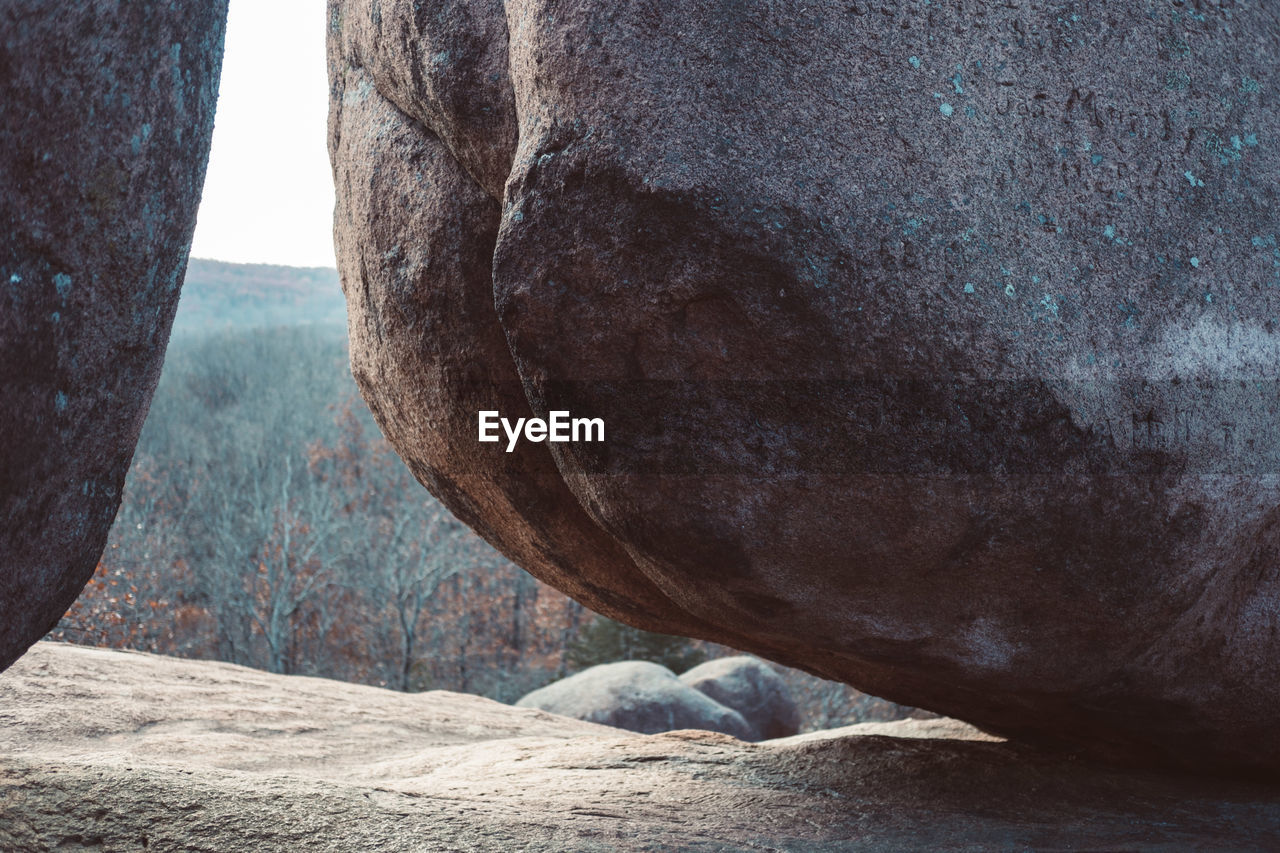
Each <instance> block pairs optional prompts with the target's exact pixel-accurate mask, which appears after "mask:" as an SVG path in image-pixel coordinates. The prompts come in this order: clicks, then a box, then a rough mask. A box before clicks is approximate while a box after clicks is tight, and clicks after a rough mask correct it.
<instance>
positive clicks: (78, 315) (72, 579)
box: [0, 0, 227, 670]
mask: <svg viewBox="0 0 1280 853" xmlns="http://www.w3.org/2000/svg"><path fill="white" fill-rule="evenodd" d="M226 9H227V4H226V2H225V0H211V2H210V1H209V0H199V2H197V1H196V0H178V2H171V3H134V4H129V3H120V2H112V0H76V2H66V3H47V2H41V0H12V2H6V3H5V4H4V7H3V8H2V9H0V233H3V234H4V235H5V236H4V240H3V242H2V243H0V436H3V438H2V439H0V670H2V669H4V668H5V667H6V666H8V665H9V664H10V663H12V662H13V661H14V659H15V658H17V656H18V655H20V654H22V653H23V652H24V651H25V650H26V649H27V647H28V646H30V645H31V644H32V643H33V642H35V641H36V640H38V639H39V638H40V637H41V636H42V635H43V634H44V633H45V632H46V631H48V630H49V629H50V628H51V627H53V625H54V624H55V623H56V622H57V620H58V618H59V617H60V616H61V615H62V614H63V612H65V611H66V609H67V607H68V606H69V605H70V604H71V602H72V601H73V600H74V599H75V597H76V595H77V594H79V592H80V590H81V589H82V588H83V587H84V584H85V582H86V581H87V580H88V579H89V577H90V576H91V575H92V573H93V569H94V566H95V565H96V564H97V560H98V557H99V556H100V555H101V553H102V548H103V545H104V544H105V542H106V537H107V531H108V529H109V528H110V526H111V522H112V520H113V519H114V518H115V513H116V509H117V508H118V506H119V503H120V491H121V487H122V486H123V484H124V477H125V472H126V471H127V470H128V467H129V461H130V459H131V458H132V457H133V450H134V446H135V444H136V443H137V438H138V432H139V430H140V429H141V427H142V422H143V419H144V418H145V417H146V413H147V407H148V405H149V404H150V402H151V394H152V392H153V391H154V390H155V385H156V381H157V379H158V378H159V374H160V365H161V362H162V360H163V358H164V350H165V345H166V343H167V342H168V338H169V328H170V326H171V324H172V322H173V314H174V311H175V310H176V308H177V304H178V291H179V288H180V286H181V284H182V277H183V272H184V269H185V267H186V261H187V252H188V249H189V248H190V244H191V232H192V229H193V228H194V227H195V214H196V207H197V205H198V203H199V200H200V191H201V187H202V184H203V181H204V169H205V163H206V161H207V159H208V154H209V139H210V135H211V133H212V131H213V112H214V105H215V102H216V100H217V83H218V74H219V71H220V69H221V64H222V39H223V31H224V28H225V23H226Z"/></svg>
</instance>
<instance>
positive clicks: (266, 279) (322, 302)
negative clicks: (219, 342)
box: [173, 258, 347, 332]
mask: <svg viewBox="0 0 1280 853" xmlns="http://www.w3.org/2000/svg"><path fill="white" fill-rule="evenodd" d="M346 321H347V314H346V305H345V303H344V302H343V298H342V289H341V287H340V286H339V284H338V271H337V270H335V269H332V268H329V267H279V266H272V265H269V264H229V263H224V262H222V261H210V260H204V259H202V258H192V259H191V262H190V263H189V264H188V265H187V279H186V282H185V283H184V284H183V286H182V299H181V301H180V302H179V303H178V316H177V319H176V320H175V321H174V326H173V328H174V330H175V331H179V332H199V331H216V330H219V329H226V328H241V329H243V328H253V327H262V326H299V325H342V324H345V323H346Z"/></svg>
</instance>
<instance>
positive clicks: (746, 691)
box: [680, 655, 800, 740]
mask: <svg viewBox="0 0 1280 853" xmlns="http://www.w3.org/2000/svg"><path fill="white" fill-rule="evenodd" d="M680 680H681V681H682V682H683V683H685V684H687V685H689V686H690V687H692V688H693V689H694V690H697V691H698V692H699V693H702V694H704V695H705V696H707V697H708V698H710V699H713V700H715V701H716V702H718V703H720V704H721V705H724V706H725V707H726V708H732V709H733V710H735V711H737V712H738V713H739V714H741V715H742V719H744V720H746V721H747V725H749V726H750V727H751V737H750V738H748V739H749V740H769V739H771V738H778V737H788V736H790V735H794V734H796V733H798V732H799V731H800V709H799V708H797V707H796V703H795V700H794V699H792V698H791V691H790V690H788V689H787V683H786V682H785V681H783V680H782V676H780V675H778V673H777V672H775V671H774V669H773V667H771V666H769V665H768V664H767V663H765V662H764V661H762V660H760V659H758V658H754V657H751V656H750V655H737V656H735V657H729V658H716V659H715V660H709V661H707V662H706V663H702V664H699V665H698V666H695V667H694V668H693V669H691V670H688V671H687V672H684V673H682V674H681V675H680Z"/></svg>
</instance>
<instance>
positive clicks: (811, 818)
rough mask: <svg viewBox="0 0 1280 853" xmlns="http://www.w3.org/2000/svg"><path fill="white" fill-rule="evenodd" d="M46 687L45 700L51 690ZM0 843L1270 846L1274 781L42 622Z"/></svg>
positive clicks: (4, 739) (14, 743)
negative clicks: (176, 651) (405, 683)
mask: <svg viewBox="0 0 1280 853" xmlns="http://www.w3.org/2000/svg"><path fill="white" fill-rule="evenodd" d="M51 707H56V708H57V709H58V713H56V714H51V713H49V709H50V708H51ZM0 756H3V758H0V849H3V850H5V851H6V853H26V851H46V850H53V849H59V850H78V849H98V850H182V851H193V853H203V851H210V853H225V851H227V850H254V851H262V853H274V851H287V853H293V852H294V851H297V850H308V851H349V850H405V849H423V850H459V851H471V850H477V851H492V850H511V849H519V850H528V851H544V850H545V851H563V850H584V851H597V850H598V851H609V850H654V851H658V850H692V851H708V853H710V851H729V850H761V849H774V850H785V851H797V853H799V851H813V850H841V851H846V850H851V851H859V850H867V851H891V853H892V851H899V850H901V851H916V850H922V849H964V850H1027V849H1030V850H1043V849H1062V848H1070V849H1080V850H1134V851H1146V850H1202V849H1203V850H1262V849H1269V848H1273V847H1274V844H1275V838H1276V836H1277V833H1280V798H1278V797H1277V794H1276V790H1275V788H1274V786H1263V785H1257V784H1248V783H1240V782H1224V781H1223V780H1220V779H1206V778H1203V777H1179V776H1174V775H1162V774H1157V773H1151V772H1135V771H1125V770H1117V769H1114V768H1107V767H1100V766H1096V765H1091V764H1089V763H1087V762H1083V761H1078V760H1063V759H1059V758H1054V757H1051V756H1047V755H1044V754H1041V753H1036V752H1033V751H1030V750H1027V749H1025V748H1023V747H1020V746H1017V745H1015V744H1012V743H1001V742H998V741H997V740H996V739H993V738H990V737H985V736H983V735H981V734H980V733H978V732H976V731H975V730H974V729H972V728H970V727H968V726H964V725H962V724H959V723H956V722H955V721H953V720H928V721H921V720H906V721H902V722H897V723H864V724H861V725H858V726H851V727H849V728H847V729H837V730H834V731H829V732H815V733H813V734H808V735H800V736H799V737H794V738H787V739H784V740H780V741H771V742H769V743H767V744H759V745H756V744H748V743H742V742H741V741H735V740H731V739H730V738H727V737H725V736H723V735H718V734H711V733H709V732H676V733H672V734H663V735H636V734H631V733H629V732H623V731H620V730H618V729H609V728H606V727H603V726H597V725H593V724H591V723H583V722H578V721H576V720H569V719H565V718H563V717H556V716H553V715H550V714H546V713H543V712H541V711H533V710H525V709H520V708H512V707H510V706H507V705H501V704H499V703H497V702H491V701H489V700H487V699H481V698H479V697H476V696H463V695H459V694H453V693H443V692H431V693H420V694H403V693H396V692H393V691H388V690H379V689H376V688H372V687H363V686H359V685H353V684H342V683H339V682H332V681H325V680H323V679H316V678H303V677H298V676H279V675H271V674H269V673H265V672H256V671H254V670H250V669H245V668H243V667H238V666H231V665H229V664H221V663H212V662H208V661H189V660H178V659H172V658H162V657H156V656H152V655H144V654H138V653H130V652H115V651H106V650H100V649H85V648H79V647H75V646H65V645H57V644H50V643H40V644H38V645H37V646H36V647H35V648H33V649H32V650H31V652H30V653H29V654H28V655H27V656H26V657H24V658H23V659H22V660H20V661H18V663H17V664H15V665H14V666H13V667H12V668H10V669H9V671H8V672H6V673H3V674H0Z"/></svg>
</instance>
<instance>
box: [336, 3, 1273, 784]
mask: <svg viewBox="0 0 1280 853" xmlns="http://www.w3.org/2000/svg"><path fill="white" fill-rule="evenodd" d="M330 22H331V34H330V72H331V79H332V81H333V92H332V96H333V100H332V104H333V111H332V114H331V115H332V123H331V129H332V134H331V146H332V149H331V150H332V152H333V156H334V169H335V175H336V178H337V185H338V214H337V224H336V235H337V241H338V251H339V263H340V272H341V275H342V278H343V285H344V288H345V290H346V294H347V298H348V305H349V310H350V323H351V338H352V347H353V350H352V363H353V368H354V370H355V373H356V376H357V378H358V379H359V381H360V384H361V388H362V390H363V393H364V394H365V396H366V399H368V400H369V403H370V405H371V407H372V409H373V411H374V413H375V415H376V416H377V417H378V419H379V422H380V423H381V425H382V427H383V429H384V430H385V431H386V433H387V435H388V437H389V438H390V440H391V441H392V442H393V443H394V444H395V446H396V448H397V449H398V451H399V452H400V453H401V455H402V456H404V458H405V459H406V460H407V461H408V462H409V464H410V465H411V466H412V468H413V470H414V471H415V472H416V473H417V475H418V477H419V478H420V479H421V480H422V481H423V482H424V483H426V484H427V485H428V487H429V488H431V489H432V491H433V492H435V493H436V494H437V495H438V496H439V497H440V498H441V499H442V500H444V501H445V503H446V504H448V505H449V506H450V507H451V508H453V509H454V510H455V511H456V512H457V513H458V514H459V515H460V516H461V517H463V518H464V519H465V520H467V521H468V523H470V524H472V525H473V526H474V527H475V528H476V529H477V530H478V531H479V532H480V533H481V534H483V535H484V536H485V537H486V538H488V539H489V540H490V541H492V542H493V543H494V544H495V545H497V546H498V547H499V548H501V549H502V550H504V551H505V552H506V553H507V554H508V555H509V556H511V557H512V558H513V559H515V560H516V561H517V562H519V563H520V564H521V565H523V566H525V567H526V568H528V569H529V570H530V571H531V572H533V573H534V574H536V575H538V576H539V577H541V578H542V579H543V580H546V581H548V582H549V583H552V584H554V585H556V586H558V587H560V588H561V589H564V590H565V591H567V592H569V593H570V594H572V595H574V596H575V597H577V598H578V599H579V600H581V601H583V602H585V603H586V604H588V605H590V606H591V607H593V608H596V609H598V610H601V611H603V612H606V613H608V614H609V615H611V616H615V617H617V618H620V619H623V620H626V621H629V622H632V623H634V624H637V625H640V626H641V627H645V628H650V629H656V630H664V631H667V632H673V633H681V634H686V635H690V636H698V637H703V638H709V639H715V640H718V641H720V642H724V643H727V644H729V645H733V646H735V647H737V648H740V649H744V650H747V651H751V652H754V653H757V654H760V655H763V656H765V657H768V658H771V659H774V660H777V661H781V662H784V663H790V664H794V665H799V666H802V667H804V668H806V669H808V670H809V671H811V672H814V673H816V674H820V675H823V676H826V677H830V678H835V679H838V680H842V681H845V682H847V683H850V684H853V685H855V686H856V687H858V688H860V689H863V690H865V691H867V692H869V693H872V694H875V695H879V696H884V697H886V698H888V699H891V700H893V701H896V702H899V703H902V704H906V705H913V706H918V707H924V708H928V709H931V710H935V711H940V712H944V713H948V714H951V715H953V716H959V717H962V718H964V719H967V720H970V721H972V722H975V723H978V724H980V725H982V726H984V727H986V728H988V729H989V730H992V731H998V732H1001V733H1004V734H1007V735H1012V736H1017V737H1022V738H1026V739H1029V740H1034V741H1037V742H1039V743H1043V744H1067V745H1074V746H1078V747H1083V748H1086V749H1089V750H1092V751H1095V752H1098V753H1103V754H1107V755H1110V756H1114V757H1118V758H1120V757H1123V758H1129V759H1140V760H1144V761H1145V760H1158V761H1173V762H1185V763H1189V764H1193V765H1195V766H1198V767H1209V766H1214V767H1227V768H1255V769H1265V770H1268V771H1274V770H1277V769H1280V727H1277V726H1276V725H1275V723H1276V717H1275V713H1274V711H1273V710H1272V709H1274V708H1277V707H1280V631H1278V630H1277V629H1278V628H1280V623H1278V617H1277V614H1278V613H1280V468H1278V467H1277V462H1280V430H1277V429H1275V428H1274V425H1275V422H1276V413H1277V409H1278V408H1280V392H1278V389H1277V386H1276V383H1275V381H1274V380H1275V378H1276V376H1277V374H1278V373H1280V328H1278V327H1280V296H1278V294H1280V242H1278V241H1280V198H1278V197H1277V192H1278V189H1277V188H1278V187H1280V145H1277V143H1276V141H1277V140H1280V109H1278V107H1280V62H1277V58H1278V57H1280V18H1278V17H1277V16H1276V13H1275V10H1274V8H1273V7H1271V6H1270V5H1268V4H1261V3H1254V4H1212V5H1210V4H1201V5H1200V6H1197V7H1195V8H1194V9H1193V8H1191V7H1183V6H1177V5H1173V6H1167V5H1154V4H1146V3H1118V2H1116V3H1097V4H1092V5H1087V6H1082V5H1080V4H1077V3H1071V2H1067V0H1061V2H1056V0H1055V2H1047V3H1036V4H993V3H959V4H932V5H928V4H917V3H907V2H896V1H893V0H891V2H882V3H865V2H836V0H817V2H813V3H807V4H795V3H790V2H783V0H764V2H759V3H751V4H725V3H721V2H710V0H672V2H668V3H661V4H653V3H647V4H646V3H626V4H618V3H612V2H605V0H582V2H576V3H573V4H568V5H566V4H562V3H555V4H553V3H550V2H548V0H508V2H505V3H501V4H500V3H498V0H485V2H471V3H461V2H451V3H445V4H440V5H439V6H438V8H437V9H436V10H435V11H434V12H433V13H432V14H423V13H421V12H420V10H419V8H418V4H415V3H411V2H409V0H331V15H330ZM503 55H505V57H506V61H502V56H503ZM463 91H465V92H469V93H470V96H471V97H470V99H467V98H460V97H459V94H458V93H460V92H463ZM463 104H465V108H464V106H462V105H463ZM504 168H505V169H506V170H507V171H506V173H505V175H504V174H502V170H503V169H504ZM480 409H498V410H501V412H502V414H503V415H504V416H505V417H508V418H510V419H512V420H514V419H515V418H518V417H529V416H532V415H537V416H539V417H547V416H548V414H549V412H551V411H555V410H568V411H570V412H572V413H573V415H574V416H583V417H599V418H603V420H604V422H605V424H606V425H607V435H606V439H607V440H606V441H605V442H604V443H603V444H601V443H559V444H546V443H532V442H528V441H526V442H522V443H520V444H518V446H517V447H516V448H515V450H514V451H513V452H510V453H508V452H506V442H500V443H496V444H485V443H479V442H478V441H477V420H476V417H477V411H478V410H480Z"/></svg>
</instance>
